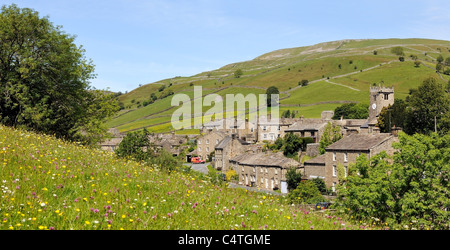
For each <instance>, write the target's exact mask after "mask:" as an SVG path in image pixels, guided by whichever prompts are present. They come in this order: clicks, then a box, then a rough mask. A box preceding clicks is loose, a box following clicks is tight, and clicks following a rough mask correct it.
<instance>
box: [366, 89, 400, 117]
mask: <svg viewBox="0 0 450 250" xmlns="http://www.w3.org/2000/svg"><path fill="white" fill-rule="evenodd" d="M393 104H394V88H393V87H392V88H387V87H381V86H378V87H370V106H369V124H376V123H377V119H378V116H379V115H380V113H381V109H383V107H387V106H389V105H393Z"/></svg>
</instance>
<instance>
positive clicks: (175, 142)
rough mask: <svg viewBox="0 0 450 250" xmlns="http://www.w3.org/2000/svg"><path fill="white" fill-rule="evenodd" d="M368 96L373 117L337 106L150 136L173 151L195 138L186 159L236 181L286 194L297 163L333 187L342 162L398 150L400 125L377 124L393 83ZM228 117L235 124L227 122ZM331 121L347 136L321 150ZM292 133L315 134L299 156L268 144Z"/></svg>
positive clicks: (110, 143)
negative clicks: (386, 128) (340, 113)
mask: <svg viewBox="0 0 450 250" xmlns="http://www.w3.org/2000/svg"><path fill="white" fill-rule="evenodd" d="M369 98H370V106H369V118H368V119H342V118H341V119H340V120H333V119H332V117H333V115H334V112H333V111H323V112H322V115H321V118H303V117H300V118H281V119H280V120H279V122H277V123H273V122H271V121H270V120H269V121H268V122H267V121H266V122H258V121H249V120H248V119H246V120H245V121H243V122H238V121H237V120H236V119H224V120H218V121H213V122H210V123H207V124H204V125H203V127H202V129H201V130H200V135H189V136H187V135H176V134H175V133H173V132H172V133H168V134H152V135H150V136H149V141H150V142H151V143H152V144H154V145H155V146H157V147H160V148H164V149H165V150H167V151H168V152H170V153H171V154H172V155H173V156H178V155H179V154H180V152H182V151H183V150H185V149H186V148H187V147H188V146H187V143H188V142H194V143H196V147H195V149H194V150H192V151H191V152H188V153H187V154H186V159H185V162H186V163H191V164H193V165H195V164H198V163H205V165H211V166H212V167H214V169H216V170H218V171H221V172H222V173H224V174H225V173H227V172H228V171H230V170H234V171H235V173H236V175H237V179H238V180H236V182H237V184H239V185H242V186H248V187H256V188H258V189H260V190H268V191H272V190H280V191H281V193H282V194H285V193H288V188H287V180H286V173H287V171H288V169H290V168H296V169H297V171H299V172H300V173H301V174H302V178H304V179H315V178H320V179H323V180H324V182H325V184H326V186H327V188H329V189H330V190H331V191H332V192H334V191H335V187H336V185H337V183H338V174H337V172H338V171H337V168H338V165H343V166H344V168H345V171H347V167H348V165H349V164H351V163H354V162H355V161H356V158H357V157H358V156H360V155H361V154H365V155H366V156H367V157H368V158H370V157H372V156H374V155H376V154H378V153H380V152H382V151H385V152H386V153H387V154H389V155H392V154H393V153H394V149H393V147H392V143H393V142H395V141H397V140H398V138H397V136H398V132H399V131H400V130H401V128H399V127H397V128H396V127H395V126H394V127H393V128H392V130H391V133H381V132H380V129H379V128H378V127H377V126H376V124H377V118H378V116H379V114H380V112H381V110H382V108H383V107H387V106H389V105H393V103H394V89H393V88H386V87H381V86H377V87H370V97H369ZM225 123H226V124H227V125H229V124H230V123H231V124H232V126H223V125H224V124H225ZM329 123H330V124H332V125H333V126H338V127H339V128H340V131H341V134H342V139H340V140H339V141H337V142H335V143H333V144H331V145H329V146H328V147H326V148H325V153H322V154H320V152H319V142H320V139H321V137H322V134H323V132H324V129H325V127H326V126H327V124H329ZM230 127H231V128H230ZM288 133H293V134H295V135H298V136H299V137H301V138H312V143H308V144H307V145H306V150H300V151H299V152H298V158H297V157H295V158H296V159H298V160H294V159H293V158H288V157H286V156H285V155H283V152H273V151H271V150H268V149H266V148H265V147H264V145H265V144H267V143H274V142H275V141H276V139H277V138H280V137H281V138H283V137H285V135H287V134H288ZM123 137H124V135H123V134H120V133H119V132H118V131H115V134H114V138H112V139H110V140H107V141H105V142H103V143H102V144H101V147H102V149H104V150H108V151H114V149H115V148H117V147H118V145H119V144H120V142H121V141H122V139H123ZM305 159H306V160H305Z"/></svg>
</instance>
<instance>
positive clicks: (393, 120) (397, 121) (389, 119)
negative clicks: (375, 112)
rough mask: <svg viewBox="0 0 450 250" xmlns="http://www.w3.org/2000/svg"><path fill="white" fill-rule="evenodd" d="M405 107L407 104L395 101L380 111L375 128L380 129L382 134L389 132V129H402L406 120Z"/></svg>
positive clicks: (399, 100) (400, 100)
mask: <svg viewBox="0 0 450 250" xmlns="http://www.w3.org/2000/svg"><path fill="white" fill-rule="evenodd" d="M406 107H407V103H406V102H405V101H403V100H402V99H395V102H394V104H393V105H392V106H391V105H389V106H388V107H383V109H381V112H380V115H379V116H378V123H377V127H379V128H380V131H381V132H382V133H389V132H391V128H392V127H393V126H395V127H401V128H404V126H405V120H406Z"/></svg>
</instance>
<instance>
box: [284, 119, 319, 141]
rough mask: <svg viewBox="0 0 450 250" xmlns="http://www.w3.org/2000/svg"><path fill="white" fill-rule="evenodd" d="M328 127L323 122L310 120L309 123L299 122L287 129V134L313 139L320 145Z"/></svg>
mask: <svg viewBox="0 0 450 250" xmlns="http://www.w3.org/2000/svg"><path fill="white" fill-rule="evenodd" d="M326 125H327V122H323V121H322V120H312V119H308V121H299V122H297V123H295V124H293V125H292V126H290V127H289V128H288V129H286V133H294V134H296V135H298V136H300V137H302V138H303V137H311V138H313V139H314V143H318V142H319V141H320V137H321V136H322V133H323V131H324V129H325V127H326Z"/></svg>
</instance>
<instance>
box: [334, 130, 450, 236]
mask: <svg viewBox="0 0 450 250" xmlns="http://www.w3.org/2000/svg"><path fill="white" fill-rule="evenodd" d="M393 147H394V148H395V149H397V150H398V153H396V154H395V155H394V156H393V157H388V156H387V154H386V153H385V152H382V153H380V154H379V155H376V156H374V157H372V158H371V159H368V158H367V156H366V155H361V156H359V157H358V158H357V161H356V163H355V164H353V165H351V166H350V169H349V174H348V176H347V178H346V182H345V183H344V185H341V186H339V187H338V199H337V201H338V204H339V207H341V208H343V209H344V210H345V211H348V212H349V213H350V215H351V216H353V217H354V218H356V219H363V218H373V219H374V220H375V221H379V222H380V223H382V224H384V223H387V224H388V225H392V224H400V225H402V226H404V227H407V228H411V227H412V228H415V229H437V230H441V229H448V228H449V226H450V224H449V222H450V214H449V213H448V209H449V204H450V193H449V192H448V187H449V173H450V164H449V162H450V155H449V154H448V148H449V147H450V134H446V135H444V136H440V135H438V134H436V133H433V134H431V135H430V136H426V135H422V134H415V135H413V136H408V135H406V134H405V133H400V134H399V142H398V143H394V144H393Z"/></svg>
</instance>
